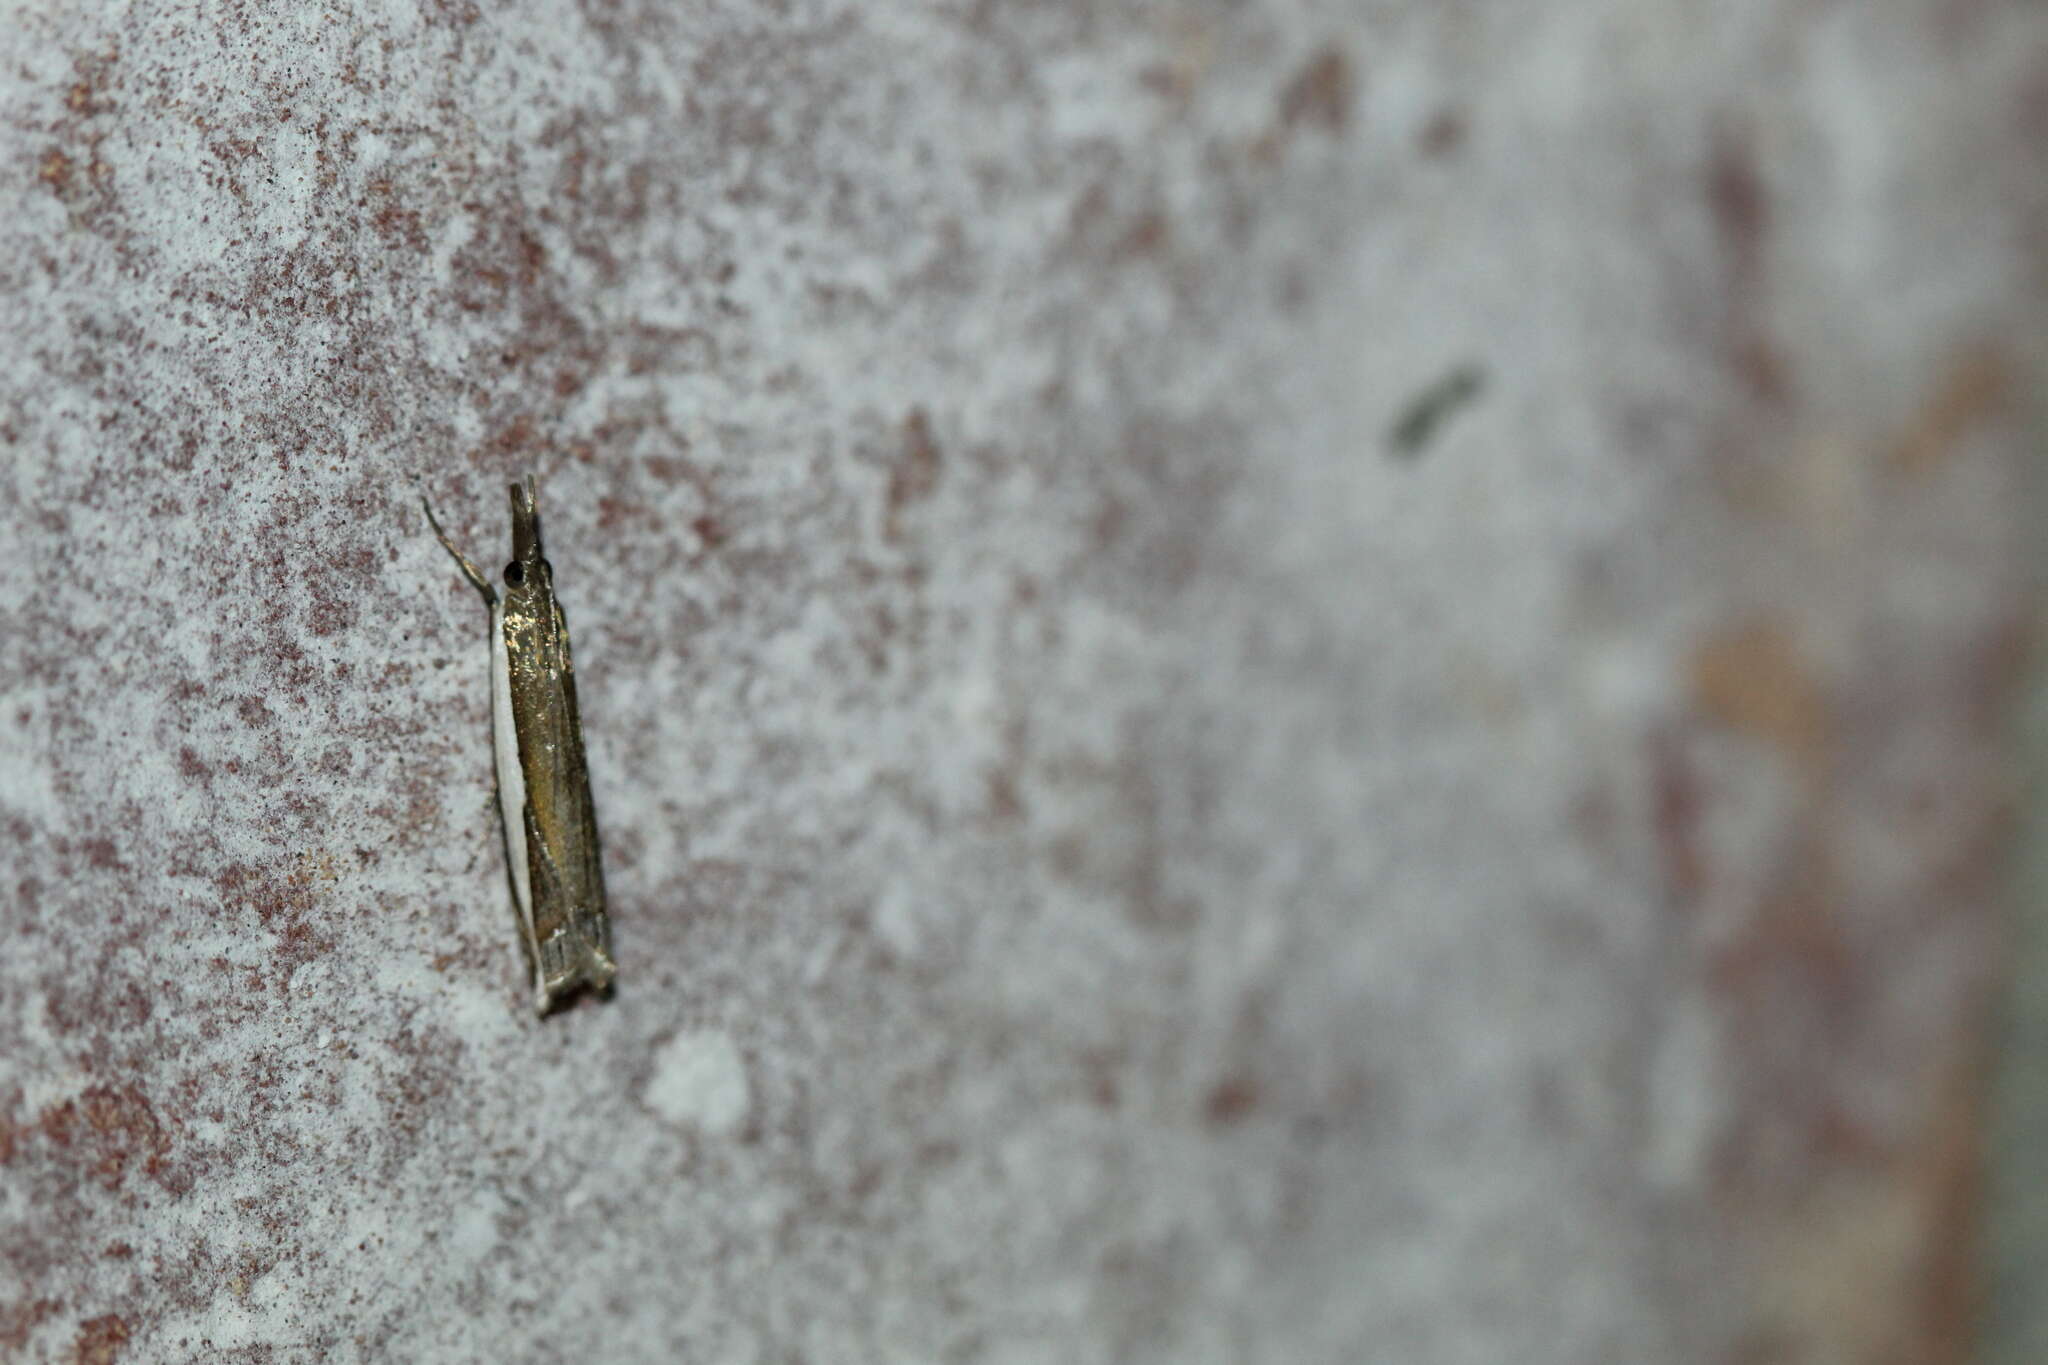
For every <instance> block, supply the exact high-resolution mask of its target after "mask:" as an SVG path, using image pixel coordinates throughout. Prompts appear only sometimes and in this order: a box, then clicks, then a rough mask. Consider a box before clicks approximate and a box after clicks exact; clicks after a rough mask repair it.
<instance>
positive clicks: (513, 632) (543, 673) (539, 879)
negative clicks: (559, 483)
mask: <svg viewBox="0 0 2048 1365" xmlns="http://www.w3.org/2000/svg"><path fill="white" fill-rule="evenodd" d="M420 505H421V506H422V507H424V508H426V513H427V524H428V525H429V526H431V527H433V528H434V535H435V536H436V537H437V538H438V539H439V540H440V542H441V547H442V548H443V549H445V550H447V551H448V553H449V554H451V555H453V556H454V557H455V562H456V563H457V564H459V565H461V567H462V574H463V577H465V578H467V579H468V580H469V581H470V582H471V583H472V584H473V585H475V587H476V590H477V591H478V592H480V593H482V594H483V595H484V602H485V603H486V604H487V605H488V606H489V607H490V609H491V736H492V740H493V748H494V751H495V753H496V755H497V769H498V814H499V815H500V816H501V817H503V819H504V822H505V860H506V862H507V864H508V865H509V866H510V869H511V873H512V898H513V900H514V901H516V902H517V903H518V907H519V920H520V923H521V925H522V926H523V927H524V928H525V930H526V949H527V955H528V958H529V960H530V962H531V964H532V966H533V1007H534V1009H535V1010H536V1011H537V1012H538V1013H541V1014H546V1013H547V1012H548V1010H549V1008H550V1007H551V1006H553V1004H554V1003H555V1001H557V1000H559V999H560V998H562V997H563V996H566V995H572V994H574V993H575V992H576V990H577V989H578V988H579V987H583V986H589V987H590V988H591V989H593V990H603V989H605V988H606V987H607V986H609V985H610V984H611V981H612V977H613V976H614V975H615V974H616V972H617V968H616V967H615V966H614V965H613V963H612V954H611V921H610V920H609V919H608V918H607V917H606V915H605V908H604V870H603V869H602V868H601V867H600V866H599V865H598V849H597V817H596V813H595V812H594V811H593V810H592V808H591V804H590V774H589V772H588V771H587V770H586V769H585V767H584V763H583V721H582V718H581V716H580V715H579V714H578V712H577V710H576V671H575V669H574V668H573V667H572V666H571V665H570V662H569V627H568V623H567V622H566V621H564V620H563V618H562V608H561V604H560V603H558V602H556V601H555V572H554V568H553V566H552V565H550V564H549V563H548V561H547V558H546V556H544V555H542V554H541V549H540V514H539V512H537V511H536V510H535V509H534V504H533V489H532V488H531V486H530V485H526V484H516V483H515V484H513V485H512V561H511V562H510V563H509V564H507V565H506V566H505V595H504V597H503V598H502V599H501V598H500V597H499V596H498V594H497V593H496V592H495V591H493V590H492V588H491V584H490V581H489V580H488V579H486V578H485V577H484V576H483V574H482V573H481V572H480V571H479V570H478V569H477V567H476V565H475V564H472V563H471V562H470V561H469V557H468V556H466V555H464V554H463V553H462V551H460V550H458V549H456V548H455V545H454V542H452V541H450V540H449V539H448V533H447V532H445V531H443V530H442V529H441V523H440V522H439V521H437V520H436V519H435V517H434V509H433V508H432V507H431V506H429V505H428V503H427V500H426V497H425V495H424V494H423V495H422V496H421V498H420Z"/></svg>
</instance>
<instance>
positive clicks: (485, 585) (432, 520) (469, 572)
mask: <svg viewBox="0 0 2048 1365" xmlns="http://www.w3.org/2000/svg"><path fill="white" fill-rule="evenodd" d="M413 487H415V488H419V481H418V480H417V479H415V480H414V481H413ZM420 510H422V511H423V512H425V513H426V514H427V525H429V526H431V527H433V528H434V539H436V540H438V541H440V542H441V548H442V549H444V550H446V551H447V552H448V553H449V554H451V555H453V556H454V557H455V562H456V563H457V564H459V565H461V566H462V576H463V577H464V578H467V579H468V580H469V582H470V586H472V587H474V588H475V589H476V590H477V591H478V592H480V593H482V594H483V595H484V602H485V604H486V605H487V606H493V607H495V606H497V605H498V594H497V593H496V592H495V591H493V590H492V588H491V583H490V580H489V579H487V578H485V577H484V576H483V573H482V572H481V571H480V570H479V569H478V568H477V567H476V565H474V564H472V563H470V562H469V556H468V555H466V554H464V553H462V551H460V550H458V549H456V548H455V542H454V541H452V540H450V539H448V533H447V532H446V531H444V530H442V529H441V523H440V520H439V519H438V518H436V517H435V516H434V506H433V504H432V503H430V502H428V501H427V494H426V490H425V489H420Z"/></svg>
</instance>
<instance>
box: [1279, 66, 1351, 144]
mask: <svg viewBox="0 0 2048 1365" xmlns="http://www.w3.org/2000/svg"><path fill="white" fill-rule="evenodd" d="M1355 85H1356V83H1355V81H1354V80H1353V78H1352V74H1351V62H1350V59H1349V58H1347V57H1346V56H1345V55H1344V53H1343V52H1342V51H1341V50H1339V49H1338V48H1336V47H1334V46H1331V47H1325V48H1324V49H1323V50H1322V51H1321V52H1319V53H1317V54H1316V55H1315V56H1314V57H1311V58H1310V59H1309V60H1308V62H1307V63H1306V64H1305V65H1304V66H1303V67H1302V68H1301V70H1300V71H1298V72H1296V73H1295V76H1294V79H1293V80H1291V81H1289V82H1288V83H1287V88H1286V89H1284V90H1283V91H1281V93H1280V123H1281V126H1282V127H1284V128H1289V129H1294V128H1303V127H1307V128H1319V129H1321V130H1322V131H1323V132H1326V133H1331V134H1336V133H1341V132H1343V131H1344V125H1345V124H1346V123H1347V122H1349V121H1350V118H1351V101H1352V96H1353V94H1354V93H1355Z"/></svg>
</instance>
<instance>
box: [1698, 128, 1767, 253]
mask: <svg viewBox="0 0 2048 1365" xmlns="http://www.w3.org/2000/svg"><path fill="white" fill-rule="evenodd" d="M1706 198H1707V208H1708V211H1709V212H1710V213H1711V214H1712V215H1713V218H1714V229H1715V231H1716V233H1717V234H1718V235H1719V236H1720V238H1721V245H1722V249H1723V250H1724V251H1725V252H1726V253H1727V254H1728V256H1729V258H1730V260H1731V263H1732V267H1733V269H1734V271H1735V273H1736V275H1737V277H1738V282H1746V281H1747V280H1748V279H1750V278H1751V277H1752V276H1753V275H1754V273H1755V271H1756V268H1757V266H1758V264H1759V262H1760V260H1761V258H1762V253H1763V235H1764V231H1765V229H1766V228H1768V227H1769V225H1770V205H1769V202H1768V200H1767V198H1766V195H1765V190H1764V182H1763V177H1762V175H1761V174H1760V173H1759V172H1758V170H1757V165H1756V152H1755V149H1754V148H1753V147H1752V146H1751V144H1750V138H1749V136H1748V135H1747V134H1746V133H1744V132H1741V131H1738V130H1735V129H1725V128H1724V129H1723V130H1722V131H1721V132H1720V133H1718V134H1717V135H1716V136H1715V138H1714V146H1713V151H1712V153H1711V154H1710V155H1709V157H1708V161H1707V175H1706Z"/></svg>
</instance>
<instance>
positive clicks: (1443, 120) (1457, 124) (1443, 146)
mask: <svg viewBox="0 0 2048 1365" xmlns="http://www.w3.org/2000/svg"><path fill="white" fill-rule="evenodd" d="M1470 131H1471V129H1470V128H1469V126H1468V125H1467V123H1466V121H1465V115H1464V114H1463V113H1461V112H1459V111H1458V110H1456V109H1442V110H1439V111H1438V112H1437V113H1436V114H1434V115H1433V116H1431V118H1430V120H1429V122H1427V123H1425V124H1423V125H1422V132H1421V133H1420V134H1419V135H1418V136H1417V137H1416V139H1415V145H1416V149H1417V150H1419V151H1420V152H1421V153H1422V154H1423V155H1424V156H1426V157H1429V158H1430V159H1431V160H1433V161H1437V160H1442V159H1443V158H1445V157H1448V156H1454V155H1456V154H1457V153H1458V152H1459V151H1462V150H1463V149H1464V146H1465V139H1466V137H1467V135H1468V134H1469V133H1470Z"/></svg>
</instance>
